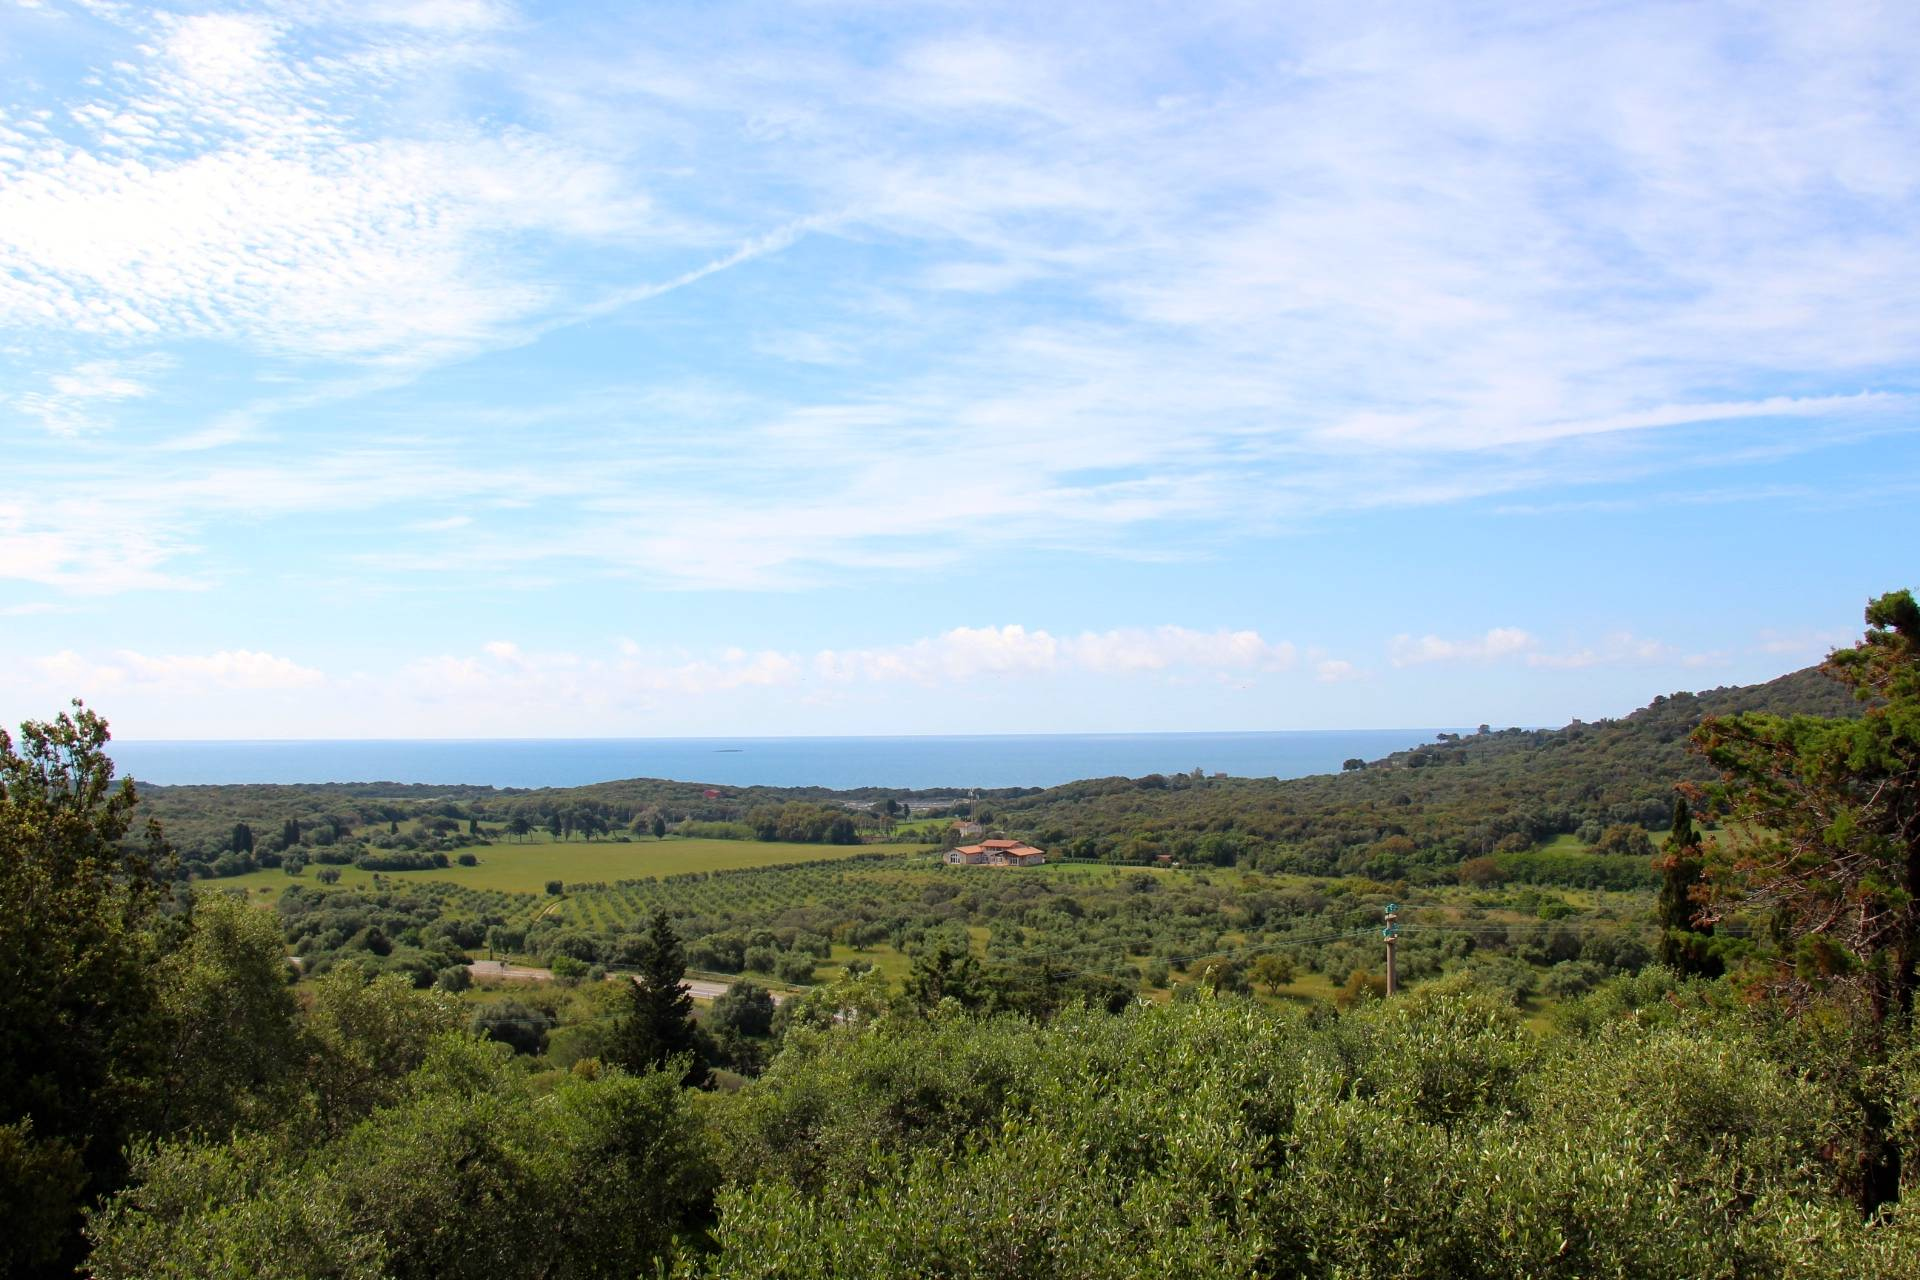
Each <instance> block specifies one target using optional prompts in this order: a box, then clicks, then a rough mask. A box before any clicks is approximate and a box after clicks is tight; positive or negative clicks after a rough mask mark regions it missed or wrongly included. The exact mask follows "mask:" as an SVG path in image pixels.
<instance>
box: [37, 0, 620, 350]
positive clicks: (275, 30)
mask: <svg viewBox="0 0 1920 1280" xmlns="http://www.w3.org/2000/svg"><path fill="white" fill-rule="evenodd" d="M489 8H490V7H489V6H478V5H453V4H438V5H436V4H423V5H415V6H411V7H410V8H408V9H407V10H406V11H405V13H402V14H398V15H393V14H390V15H388V16H389V18H390V19H391V18H394V17H396V16H397V17H398V18H399V19H400V20H399V22H389V23H388V24H387V25H384V26H378V27H360V28H358V29H355V30H353V31H352V32H351V33H349V35H348V43H347V44H346V46H345V48H344V50H335V51H329V52H328V53H326V54H324V55H321V54H315V53H310V52H304V51H303V50H304V49H305V48H306V37H307V36H308V34H309V31H308V29H307V28H306V27H305V26H304V22H305V21H306V20H307V19H310V18H315V17H324V16H325V15H324V14H316V13H308V14H304V15H303V14H302V13H301V12H300V11H299V10H298V9H296V8H293V7H289V8H288V9H286V10H285V11H283V13H282V14H281V15H280V16H279V17H268V16H261V15H258V14H254V15H241V14H231V13H201V14H193V15H176V14H167V13H158V14H154V15H152V16H151V17H150V18H129V19H128V21H129V23H130V25H131V27H132V31H131V32H130V34H131V35H133V36H134V37H135V38H137V39H140V40H142V41H143V43H142V44H140V46H139V50H138V52H135V51H133V50H129V54H130V60H128V61H124V62H122V63H119V64H117V66H118V68H119V69H118V70H117V71H116V73H115V74H114V75H113V76H111V77H109V78H108V79H107V81H106V82H105V83H104V84H102V85H100V86H99V87H98V88H97V89H96V91H95V95H94V96H93V97H92V98H91V100H88V101H83V102H80V103H77V104H73V105H71V106H69V108H68V110H67V115H68V117H69V119H70V121H71V123H72V125H73V128H72V130H70V131H65V132H62V133H60V134H57V135H54V134H48V133H45V132H34V131H30V130H27V129H25V128H24V127H23V126H22V124H21V123H20V122H19V121H18V120H17V119H9V118H8V117H6V116H0V325H14V326H21V327H32V328H36V329H39V330H40V331H42V332H60V331H66V332H69V333H74V334H83V335H98V336H102V337H107V338H112V339H118V340H178V339H183V338H212V339H217V340H222V341H226V342H230V343H233V344H236V345H238V346H241V347H244V348H250V349H253V350H255V351H259V352H266V353H284V354H293V355H297V356H299V357H301V358H303V359H304V358H310V357H312V356H314V355H316V354H318V355H331V356H336V357H342V358H349V359H355V360H365V361H376V362H401V363H410V362H419V361H422V360H433V359H439V358H444V357H445V356H448V355H453V354H458V353H462V352H466V351H471V350H474V349H477V348H478V347H479V346H481V345H484V344H486V343H489V342H497V341H499V340H500V339H501V338H502V336H503V335H505V334H506V333H507V332H508V331H510V330H511V329H513V328H514V327H515V326H517V325H519V324H521V323H523V322H525V321H528V320H530V319H531V318H532V317H533V316H534V315H535V314H536V312H538V311H540V310H542V309H543V308H545V307H546V306H548V305H549V304H550V301H551V298H550V291H549V290H548V289H547V288H546V287H545V286H543V285H541V284H539V283H536V282H535V280H534V279H533V278H532V276H531V274H527V275H522V274H521V273H519V272H518V271H517V270H516V269H515V268H514V266H513V264H512V263H511V262H509V261H508V260H506V259H503V258H502V257H501V256H500V255H499V254H498V253H497V252H496V249H497V247H498V245H499V243H500V242H501V239H502V238H503V237H512V236H517V235H522V234H534V235H538V234H542V233H556V234H564V235H575V236H588V237H594V236H602V235H609V234H616V233H624V232H628V231H633V230H635V229H637V228H640V227H642V226H645V225H648V223H649V213H648V201H647V199H646V198H645V196H644V195H643V194H642V193H640V192H639V191H637V190H636V189H635V188H634V187H633V186H632V185H631V184H630V183H629V182H628V181H627V180H626V179H625V178H624V177H622V176H621V175H620V174H619V173H618V172H617V171H616V170H615V169H614V168H613V167H612V166H610V165H609V164H608V163H606V162H605V161H604V160H601V159H598V158H595V157H593V156H589V155H587V154H584V153H582V152H579V151H577V150H574V149H571V148H568V147H567V146H565V145H564V144H560V143H557V142H555V141H554V140H552V139H551V138H543V137H541V136H539V135H536V134H533V133H530V132H528V131H526V130H522V129H512V128H498V127H496V128H493V129H484V128H477V127H472V126H468V127H461V128H454V129H445V130H434V131H432V132H431V134H420V135H416V136H404V135H391V136H377V135H373V134H370V133H368V132H366V131H365V129H364V128H363V127H362V126H358V125H356V124H355V123H354V122H353V118H354V115H355V113H356V110H357V109H358V108H359V107H360V106H362V105H364V104H365V103H367V102H368V100H369V99H374V98H377V97H378V96H379V95H381V94H383V93H387V92H391V91H393V90H394V89H395V88H396V87H397V86H399V85H400V84H402V83H410V84H414V85H416V86H419V85H424V84H425V83H427V82H430V81H431V80H432V79H433V78H434V77H436V76H439V75H444V74H448V73H451V72H453V71H455V70H457V69H459V68H461V67H463V66H464V65H466V63H467V62H468V61H469V59H470V57H471V56H472V54H473V50H472V49H471V48H470V47H469V46H467V45H465V44H463V43H462V42H461V40H460V39H459V38H453V33H454V32H455V31H456V29H463V28H466V29H472V28H476V27H484V26H485V25H487V21H486V12H485V11H487V10H488V9H489ZM409 15H411V16H410V17H409ZM335 16H336V17H338V16H340V15H335ZM383 32H384V34H382V33H383ZM526 247H528V248H531V246H530V245H529V246H526Z"/></svg>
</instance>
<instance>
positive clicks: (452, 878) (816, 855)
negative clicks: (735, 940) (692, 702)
mask: <svg viewBox="0 0 1920 1280" xmlns="http://www.w3.org/2000/svg"><path fill="white" fill-rule="evenodd" d="M925 851H926V849H925V846H924V845H917V844H854V845H833V844H779V843H774V842H770V841H761V840H698V839H682V838H680V837H678V836H668V837H667V838H666V839H664V840H651V839H648V840H634V841H630V842H621V841H617V840H564V841H555V840H553V839H552V838H550V837H548V838H541V837H540V836H535V837H533V838H531V839H527V840H524V841H522V840H511V839H503V840H502V841H501V842H500V843H497V844H492V845H482V846H479V847H476V848H473V849H469V850H466V851H465V852H468V853H472V854H473V855H474V856H475V857H477V858H478V859H479V865H477V866H472V867H463V866H460V865H459V864H458V863H455V864H454V865H452V866H448V867H438V868H435V869H433V870H431V871H381V872H371V871H362V870H360V869H359V868H358V867H350V866H348V867H336V868H334V870H336V871H338V872H339V873H340V883H341V884H342V885H362V884H368V883H370V882H371V881H372V880H373V877H374V876H375V875H380V876H384V877H385V878H386V879H388V880H389V881H395V882H399V883H405V882H406V881H408V880H441V881H447V882H450V883H453V884H459V885H464V886H466V887H468V888H473V889H496V890H500V891H502V892H506V893H540V892H542V891H543V890H544V889H545V887H546V883H547V881H549V880H560V881H563V882H565V883H567V884H586V883H593V882H597V881H604V882H606V883H608V884H611V883H613V882H614V881H616V880H639V879H642V878H644V877H647V876H673V875H682V874H685V873H687V872H691V871H737V870H739V869H741V868H744V867H771V866H784V865H787V864H789V863H796V862H819V861H822V860H824V859H838V858H850V857H855V856H857V855H860V854H874V853H923V852H925ZM319 870H320V867H319V866H318V865H312V866H309V867H307V869H306V870H305V871H304V872H303V873H302V874H300V875H298V876H289V875H288V874H287V873H286V872H284V871H281V870H278V869H272V868H270V869H266V870H261V871H252V872H248V873H247V874H246V875H243V876H230V877H227V878H225V879H221V880H210V881H208V882H207V886H208V887H209V888H218V889H239V890H243V891H244V892H246V893H247V894H248V895H249V896H252V897H258V898H269V899H270V898H273V897H277V896H278V895H279V892H280V890H282V889H284V888H286V886H288V885H289V884H301V883H305V884H314V883H317V881H316V880H315V873H316V872H318V871H319Z"/></svg>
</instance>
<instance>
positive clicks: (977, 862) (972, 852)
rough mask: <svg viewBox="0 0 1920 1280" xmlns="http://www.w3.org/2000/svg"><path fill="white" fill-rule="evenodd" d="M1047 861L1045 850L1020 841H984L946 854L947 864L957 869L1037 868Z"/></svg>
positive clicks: (951, 850)
mask: <svg viewBox="0 0 1920 1280" xmlns="http://www.w3.org/2000/svg"><path fill="white" fill-rule="evenodd" d="M1046 860H1047V851H1046V850H1045V849H1036V848H1034V847H1033V846H1032V845H1030V844H1026V843H1023V842H1022V841H1019V840H982V841H981V842H980V843H979V844H963V845H961V846H960V847H959V848H958V849H949V850H947V853H946V862H947V863H948V865H950V866H955V867H1037V866H1039V865H1040V864H1042V863H1044V862H1045V861H1046Z"/></svg>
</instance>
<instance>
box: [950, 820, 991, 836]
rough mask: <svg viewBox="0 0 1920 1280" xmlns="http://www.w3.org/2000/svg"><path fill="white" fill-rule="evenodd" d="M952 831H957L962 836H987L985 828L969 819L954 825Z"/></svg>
mask: <svg viewBox="0 0 1920 1280" xmlns="http://www.w3.org/2000/svg"><path fill="white" fill-rule="evenodd" d="M953 829H954V830H955V831H958V832H959V833H960V834H961V835H963V836H983V835H985V834H987V829H986V827H985V826H983V825H982V824H980V823H978V822H975V821H973V820H972V819H971V818H969V819H968V820H967V821H965V822H956V823H954V824H953Z"/></svg>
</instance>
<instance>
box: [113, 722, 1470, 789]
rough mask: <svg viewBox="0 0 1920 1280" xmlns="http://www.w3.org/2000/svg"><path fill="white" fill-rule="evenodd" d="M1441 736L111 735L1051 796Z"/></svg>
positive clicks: (170, 775)
mask: <svg viewBox="0 0 1920 1280" xmlns="http://www.w3.org/2000/svg"><path fill="white" fill-rule="evenodd" d="M1452 731H1454V730H1448V729H1443V728H1438V727H1436V728H1408V729H1285V730H1235V731H1223V732H1205V731H1172V732H1149V733H1033V734H862V735H855V734H843V735H823V736H723V735H713V736H702V737H675V738H274V739H265V738H262V739H239V738H229V739H162V738H150V739H116V740H115V741H114V743H113V747H112V753H113V755H114V758H115V761H116V763H117V765H118V766H119V770H120V772H121V773H122V774H124V775H125V776H127V777H131V778H134V779H136V780H137V781H140V782H144V783H147V784H148V785H152V786H235V785H249V784H251V785H325V784H349V783H357V784H372V783H399V784H416V785H440V786H492V787H500V788H528V789H536V788H541V787H573V786H586V785H590V784H593V783H598V782H613V781H620V780H623V779H627V778H663V779H670V780H673V781H679V782H704V783H713V784H718V785H722V786H737V787H744V786H770V787H826V788H832V789H834V790H852V789H857V788H861V787H884V788H893V789H900V790H930V789H953V790H964V789H969V788H1000V787H1047V786H1057V785H1059V784H1061V783H1064V782H1073V781H1078V780H1080V779H1083V778H1101V777H1116V776H1121V777H1143V776H1145V775H1147V774H1153V773H1163V774H1164V773H1187V772H1190V771H1192V770H1193V769H1196V768H1197V769H1200V770H1202V771H1203V772H1205V773H1207V774H1216V773H1221V774H1227V775H1229V776H1234V777H1274V778H1296V777H1304V776H1308V775H1311V774H1317V773H1332V772H1336V771H1338V770H1339V768H1340V767H1341V765H1342V763H1343V762H1344V761H1346V760H1348V759H1352V758H1356V757H1357V758H1360V759H1368V760H1371V759H1377V758H1379V757H1380V756H1384V755H1387V754H1390V753H1391V752H1393V751H1398V750H1404V749H1405V748H1407V747H1411V746H1414V745H1416V744H1418V743H1420V742H1425V741H1431V740H1432V738H1433V736H1434V735H1435V734H1436V733H1441V732H1452Z"/></svg>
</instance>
